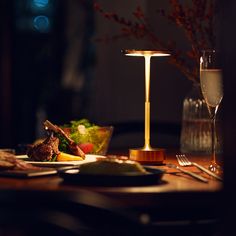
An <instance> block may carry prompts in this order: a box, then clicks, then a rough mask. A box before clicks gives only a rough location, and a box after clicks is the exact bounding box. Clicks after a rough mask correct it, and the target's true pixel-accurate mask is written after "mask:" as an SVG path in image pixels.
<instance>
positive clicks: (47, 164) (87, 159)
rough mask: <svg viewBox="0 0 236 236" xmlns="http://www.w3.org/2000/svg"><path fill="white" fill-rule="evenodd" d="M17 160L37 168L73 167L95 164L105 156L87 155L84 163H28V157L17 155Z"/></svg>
mask: <svg viewBox="0 0 236 236" xmlns="http://www.w3.org/2000/svg"><path fill="white" fill-rule="evenodd" d="M16 158H19V159H22V160H24V161H26V162H27V163H30V164H33V165H37V166H45V167H46V166H47V167H59V166H73V165H80V164H85V163H89V162H94V161H96V160H97V158H105V156H100V155H93V154H87V155H85V159H84V160H83V161H51V162H46V161H45V162H44V161H42V162H41V161H28V160H27V159H29V158H28V156H27V155H17V156H16Z"/></svg>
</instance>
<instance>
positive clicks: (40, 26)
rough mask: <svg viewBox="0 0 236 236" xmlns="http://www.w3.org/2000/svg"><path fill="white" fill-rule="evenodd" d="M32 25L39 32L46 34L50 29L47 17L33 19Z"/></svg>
mask: <svg viewBox="0 0 236 236" xmlns="http://www.w3.org/2000/svg"><path fill="white" fill-rule="evenodd" d="M33 25H34V28H35V29H36V30H38V31H39V32H48V31H49V28H50V22H49V19H48V17H47V16H43V15H41V16H36V17H34V19H33Z"/></svg>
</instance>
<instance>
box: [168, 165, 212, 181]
mask: <svg viewBox="0 0 236 236" xmlns="http://www.w3.org/2000/svg"><path fill="white" fill-rule="evenodd" d="M166 166H168V167H169V168H174V169H177V170H179V171H181V172H183V173H185V174H186V175H189V176H191V177H193V178H195V179H197V180H199V181H201V182H204V183H208V179H206V178H205V177H203V176H201V175H198V174H196V173H194V172H191V171H188V170H185V169H183V168H181V167H179V166H177V165H174V164H172V163H168V164H166Z"/></svg>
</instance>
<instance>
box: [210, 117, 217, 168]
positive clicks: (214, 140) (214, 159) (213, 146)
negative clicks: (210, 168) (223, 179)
mask: <svg viewBox="0 0 236 236" xmlns="http://www.w3.org/2000/svg"><path fill="white" fill-rule="evenodd" d="M215 132H216V116H215V115H213V117H212V118H211V143H212V145H211V147H212V163H214V164H215V163H216V136H215Z"/></svg>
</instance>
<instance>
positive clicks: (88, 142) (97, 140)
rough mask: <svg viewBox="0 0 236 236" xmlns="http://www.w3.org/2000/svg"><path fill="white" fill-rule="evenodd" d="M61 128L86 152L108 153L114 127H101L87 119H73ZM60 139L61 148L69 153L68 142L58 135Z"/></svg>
mask: <svg viewBox="0 0 236 236" xmlns="http://www.w3.org/2000/svg"><path fill="white" fill-rule="evenodd" d="M61 128H62V129H63V130H64V131H65V132H66V133H67V134H68V135H69V137H70V138H71V139H72V140H73V141H75V142H76V143H77V144H78V145H79V147H80V148H81V149H82V151H84V153H85V154H87V153H90V154H101V155H104V154H106V151H107V148H108V145H109V141H110V138H111V135H112V130H113V128H112V127H101V126H98V125H95V124H93V123H91V122H90V121H89V120H87V119H81V120H73V121H70V123H69V124H65V125H63V126H61ZM58 138H59V140H60V142H59V150H60V151H62V152H66V153H69V149H68V142H67V140H65V138H64V137H62V136H61V135H58Z"/></svg>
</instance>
